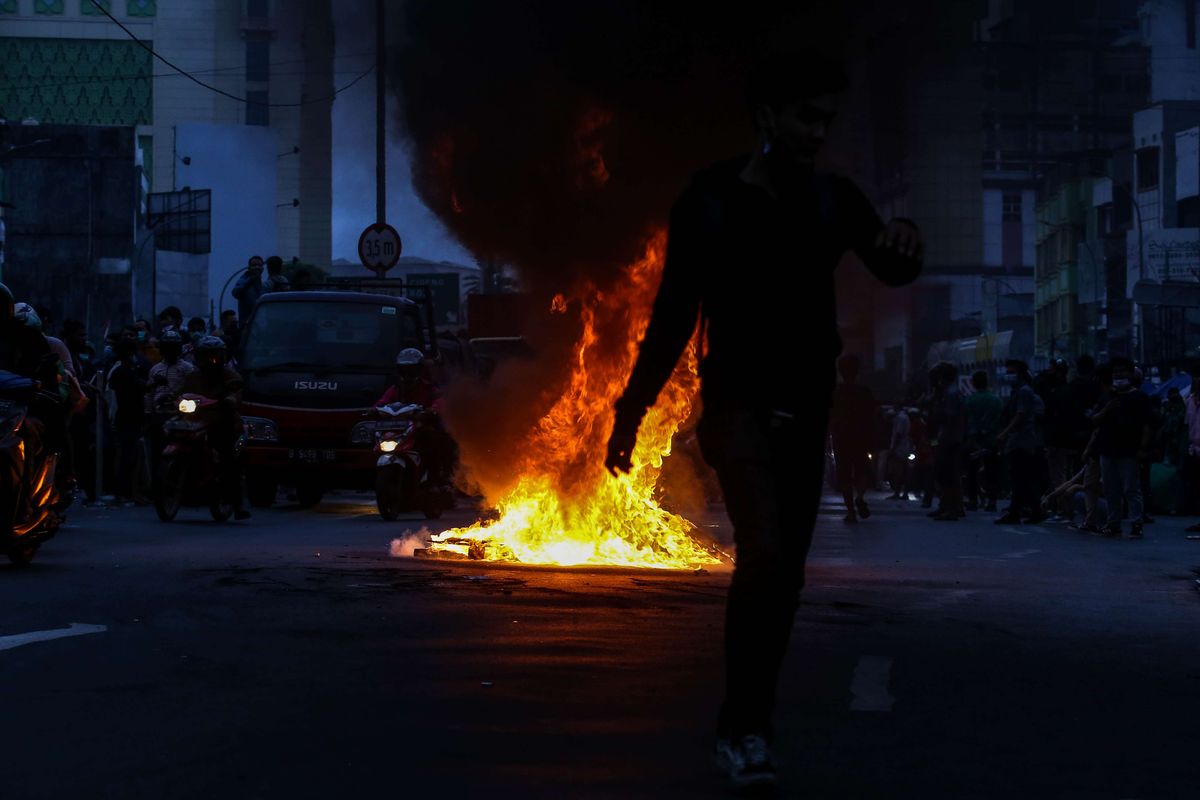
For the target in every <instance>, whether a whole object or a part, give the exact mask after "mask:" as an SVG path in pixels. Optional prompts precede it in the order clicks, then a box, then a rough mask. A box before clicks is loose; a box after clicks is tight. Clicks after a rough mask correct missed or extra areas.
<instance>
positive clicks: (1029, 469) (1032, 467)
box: [995, 359, 1046, 525]
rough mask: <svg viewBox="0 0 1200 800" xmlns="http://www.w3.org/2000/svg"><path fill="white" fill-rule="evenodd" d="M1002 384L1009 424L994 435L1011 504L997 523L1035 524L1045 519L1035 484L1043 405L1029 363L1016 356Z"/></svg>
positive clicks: (1008, 363)
mask: <svg viewBox="0 0 1200 800" xmlns="http://www.w3.org/2000/svg"><path fill="white" fill-rule="evenodd" d="M1004 370H1005V371H1004V383H1005V385H1007V386H1008V387H1009V388H1010V389H1011V390H1012V394H1010V395H1009V398H1008V408H1007V409H1006V413H1007V415H1008V418H1009V422H1008V425H1007V426H1005V428H1004V430H1002V431H1000V433H999V434H997V436H996V441H997V443H998V444H999V446H1000V447H1002V448H1003V449H1004V456H1005V458H1007V459H1008V469H1009V481H1010V483H1011V485H1012V504H1011V505H1010V506H1009V507H1008V509H1007V510H1006V511H1005V512H1004V514H1003V515H1001V516H1000V517H997V518H996V520H995V522H996V524H997V525H1019V524H1021V523H1022V522H1026V523H1028V524H1030V525H1036V524H1038V523H1039V522H1042V521H1043V520H1045V519H1046V513H1045V512H1044V511H1043V510H1042V507H1041V503H1040V502H1039V500H1040V498H1041V487H1040V486H1039V485H1038V483H1039V476H1040V475H1041V474H1042V472H1043V468H1042V464H1041V461H1042V435H1041V431H1040V430H1039V429H1038V428H1039V422H1040V417H1041V416H1042V414H1043V413H1044V412H1045V405H1044V404H1043V403H1042V400H1041V398H1040V397H1038V395H1037V393H1036V392H1035V391H1034V390H1033V386H1032V377H1031V376H1030V374H1029V365H1028V364H1026V363H1025V362H1024V361H1019V360H1016V359H1012V360H1009V361H1008V362H1006V363H1005V365H1004Z"/></svg>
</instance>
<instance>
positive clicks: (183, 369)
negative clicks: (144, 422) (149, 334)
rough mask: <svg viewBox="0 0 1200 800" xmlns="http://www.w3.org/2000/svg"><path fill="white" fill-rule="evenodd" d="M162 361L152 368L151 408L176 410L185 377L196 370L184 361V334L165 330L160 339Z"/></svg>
mask: <svg viewBox="0 0 1200 800" xmlns="http://www.w3.org/2000/svg"><path fill="white" fill-rule="evenodd" d="M158 349H159V352H160V353H161V354H162V361H160V362H158V363H157V364H155V365H154V366H153V367H151V368H150V408H151V410H153V411H155V412H160V411H170V412H173V411H174V410H175V406H176V405H177V401H178V400H179V393H180V392H181V391H182V389H183V381H184V379H185V378H186V377H187V376H188V375H190V374H192V373H193V372H195V371H196V366H195V365H194V364H192V363H191V362H190V361H184V360H183V358H182V356H183V336H182V335H180V333H179V331H176V330H169V331H164V332H163V334H162V336H161V337H159V340H158Z"/></svg>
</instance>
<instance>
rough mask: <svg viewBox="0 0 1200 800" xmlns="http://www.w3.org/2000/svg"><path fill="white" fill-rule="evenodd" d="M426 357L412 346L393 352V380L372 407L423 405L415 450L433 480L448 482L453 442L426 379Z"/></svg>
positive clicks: (430, 384)
mask: <svg viewBox="0 0 1200 800" xmlns="http://www.w3.org/2000/svg"><path fill="white" fill-rule="evenodd" d="M429 376H430V368H429V360H428V359H426V358H425V354H424V353H422V352H421V351H420V350H418V349H417V348H415V347H406V348H405V349H403V350H401V351H400V353H399V354H398V355H397V356H396V380H395V382H394V383H393V384H392V385H391V386H389V387H388V388H387V391H385V392H384V393H383V397H380V398H379V401H378V402H377V403H375V407H376V408H380V407H382V406H386V405H390V404H392V403H414V404H416V405H419V406H421V407H422V408H424V409H425V413H424V414H423V415H422V417H421V418H420V420H419V423H420V424H419V425H418V426H417V432H416V445H417V450H418V451H419V452H420V453H421V454H422V455H424V456H425V460H426V464H428V466H429V477H430V480H431V481H432V482H433V483H441V484H444V483H450V469H451V465H452V464H453V463H454V459H455V455H454V451H455V445H454V439H452V438H451V436H450V433H449V431H447V430H446V427H445V425H443V424H442V418H441V415H440V414H438V413H437V411H438V406H439V401H438V398H437V390H436V388H435V387H434V385H433V381H432V380H431V379H430V377H429Z"/></svg>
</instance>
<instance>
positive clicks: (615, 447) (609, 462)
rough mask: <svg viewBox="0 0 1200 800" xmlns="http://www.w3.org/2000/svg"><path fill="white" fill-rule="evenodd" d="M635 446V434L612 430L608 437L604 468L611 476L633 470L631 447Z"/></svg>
mask: <svg viewBox="0 0 1200 800" xmlns="http://www.w3.org/2000/svg"><path fill="white" fill-rule="evenodd" d="M635 444H637V433H636V432H632V433H631V432H628V431H619V430H613V432H612V436H610V437H608V455H607V456H606V457H605V459H604V468H605V469H607V470H608V471H609V472H610V473H612V474H613V475H618V474H620V473H622V472H629V470H631V469H633V446H634V445H635Z"/></svg>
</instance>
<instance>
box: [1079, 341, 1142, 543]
mask: <svg viewBox="0 0 1200 800" xmlns="http://www.w3.org/2000/svg"><path fill="white" fill-rule="evenodd" d="M1111 366H1112V395H1111V397H1110V398H1109V400H1108V402H1107V404H1105V406H1104V408H1103V409H1102V410H1101V411H1100V412H1099V413H1097V414H1096V415H1094V416H1093V417H1092V424H1093V425H1095V426H1096V427H1097V431H1098V436H1097V446H1096V452H1097V453H1098V454H1099V456H1100V475H1101V480H1102V481H1103V483H1104V490H1105V494H1106V495H1107V501H1108V523H1107V525H1105V527H1104V534H1105V535H1106V536H1110V537H1112V538H1120V537H1121V510H1122V508H1123V507H1126V506H1127V508H1128V512H1129V514H1128V515H1129V520H1130V531H1129V535H1130V536H1131V537H1132V538H1134V539H1140V538H1141V537H1142V510H1143V509H1142V500H1143V497H1142V482H1141V473H1140V470H1139V467H1138V464H1139V461H1141V460H1144V459H1145V458H1146V455H1147V451H1148V449H1149V446H1150V439H1151V428H1150V415H1151V407H1150V396H1149V395H1147V394H1146V393H1145V392H1143V391H1141V390H1140V389H1138V388H1136V387H1135V386H1134V367H1133V362H1132V361H1130V360H1129V359H1127V358H1114V359H1112V363H1111Z"/></svg>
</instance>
